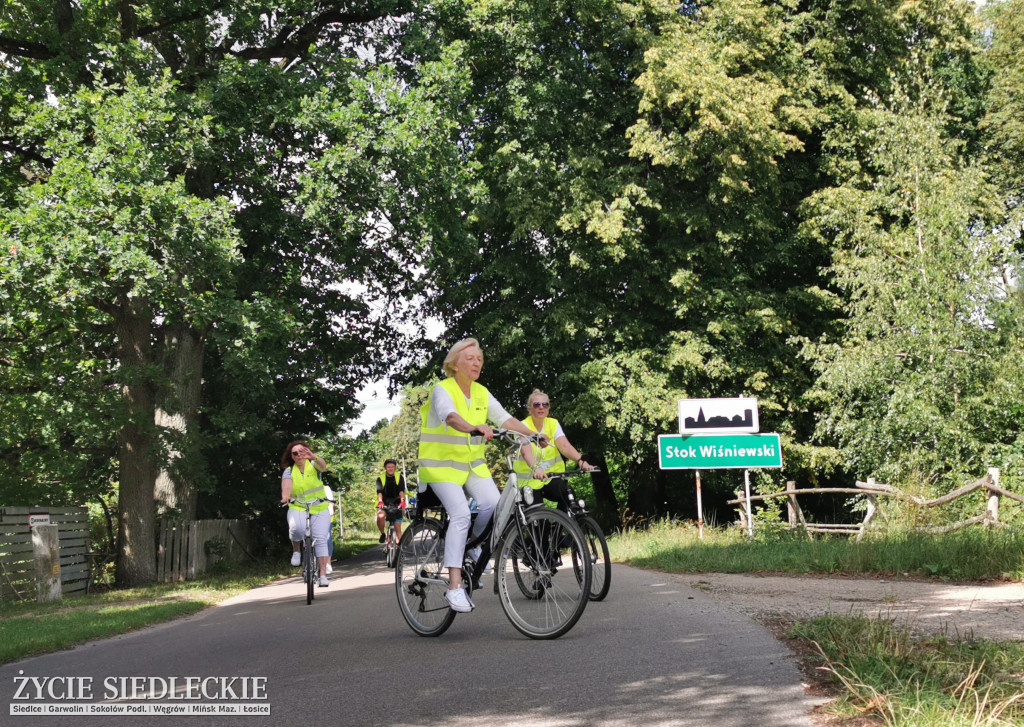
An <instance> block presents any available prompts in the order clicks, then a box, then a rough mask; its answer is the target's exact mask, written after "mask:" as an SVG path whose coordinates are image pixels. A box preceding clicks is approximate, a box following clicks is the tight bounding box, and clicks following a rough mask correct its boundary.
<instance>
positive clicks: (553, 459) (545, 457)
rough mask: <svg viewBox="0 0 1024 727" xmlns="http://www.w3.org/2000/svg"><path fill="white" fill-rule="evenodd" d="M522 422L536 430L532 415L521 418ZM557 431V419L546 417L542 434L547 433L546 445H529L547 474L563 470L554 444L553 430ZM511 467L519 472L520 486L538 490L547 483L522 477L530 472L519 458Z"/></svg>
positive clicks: (528, 467) (560, 458) (562, 462)
mask: <svg viewBox="0 0 1024 727" xmlns="http://www.w3.org/2000/svg"><path fill="white" fill-rule="evenodd" d="M523 424H525V425H526V426H527V427H529V428H530V431H533V432H536V431H537V427H536V426H535V425H534V423H533V417H526V419H523ZM557 431H558V420H557V419H553V418H551V417H547V418H546V419H544V434H545V435H547V438H548V446H546V447H544V448H543V449H541V448H540V447H539V446H538V445H536V444H534V445H531V446H532V447H533V455H534V457H536V458H537V464H538V465H539V466H541V467H543V468H544V469H545V470H546V471H547V473H548V474H549V475H551V474H557V473H559V472H565V460H564V459H562V455H561V453H560V452H559V451H558V447H556V446H555V432H557ZM512 469H514V470H515V471H516V472H518V473H519V486H520V487H529V488H530V489H532V490H539V489H540V488H542V487H544V485H546V484H547V482H545V481H543V480H534V479H524V478H523V476H524V475H526V476H529V474H530V465H528V464H527V463H526V462H525V461H523V460H521V459H520V460H517V461H516V462H515V463H514V465H513V467H512Z"/></svg>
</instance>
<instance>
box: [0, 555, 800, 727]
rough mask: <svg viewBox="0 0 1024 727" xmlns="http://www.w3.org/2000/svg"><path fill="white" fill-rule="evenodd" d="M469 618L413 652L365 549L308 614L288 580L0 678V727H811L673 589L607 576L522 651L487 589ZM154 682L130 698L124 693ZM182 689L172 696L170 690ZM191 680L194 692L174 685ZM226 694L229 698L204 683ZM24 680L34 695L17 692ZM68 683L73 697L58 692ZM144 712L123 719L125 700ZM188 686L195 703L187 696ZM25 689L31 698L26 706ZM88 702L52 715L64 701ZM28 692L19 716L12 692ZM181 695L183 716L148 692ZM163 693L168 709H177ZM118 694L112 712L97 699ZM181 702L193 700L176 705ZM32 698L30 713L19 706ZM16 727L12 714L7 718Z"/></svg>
mask: <svg viewBox="0 0 1024 727" xmlns="http://www.w3.org/2000/svg"><path fill="white" fill-rule="evenodd" d="M474 601H475V603H476V606H477V608H476V610H475V611H474V612H473V613H470V614H463V615H459V616H458V617H457V618H456V619H455V623H454V624H453V625H452V627H451V628H450V629H449V630H448V632H447V633H445V634H444V635H442V636H440V637H438V638H423V637H420V636H417V635H416V634H414V633H413V632H412V631H411V630H410V629H409V627H408V626H407V625H406V623H405V621H404V620H403V619H402V616H401V613H400V612H399V610H398V605H397V602H396V598H395V591H394V579H393V571H390V570H387V569H386V568H385V567H384V564H383V561H382V560H381V559H380V554H379V552H378V551H377V550H376V549H373V550H372V551H368V552H366V553H364V554H362V555H360V556H357V557H356V558H353V559H351V560H350V561H347V562H346V563H344V564H341V565H339V566H336V569H335V572H334V574H333V575H332V576H331V585H330V587H329V588H326V589H324V588H320V589H318V590H317V598H316V599H315V600H314V602H313V604H312V605H309V606H307V605H306V602H305V591H304V587H303V585H302V583H301V582H300V581H299V579H297V578H294V579H288V580H287V581H283V582H279V583H276V584H274V585H271V586H264V587H262V588H257V589H255V590H253V591H250V592H249V593H246V594H244V595H242V596H238V597H236V598H233V599H231V600H229V601H226V602H224V603H222V604H220V605H219V606H216V607H214V608H210V609H207V610H205V611H204V612H202V613H200V614H197V615H195V616H192V617H189V618H185V619H181V620H178V621H175V622H173V623H169V624H164V625H161V626H156V627H152V628H147V629H144V630H141V631H138V632H135V633H132V634H128V635H125V636H121V637H116V638H111V639H105V640H102V641H96V642H92V643H90V644H86V645H84V646H80V647H78V648H75V649H72V650H69V651H64V652H60V653H56V654H50V655H47V656H42V657H38V658H33V659H27V660H25V661H22V662H18V663H16V664H8V665H6V666H3V667H0V710H2V711H0V722H2V723H3V724H4V725H8V726H9V727H30V726H31V725H45V726H46V727H64V726H66V725H76V726H77V727H90V726H91V725H113V726H114V727H117V726H120V725H123V726H124V727H129V726H130V725H143V724H144V725H159V726H161V727H172V726H173V725H177V724H187V725H196V726H201V725H228V726H230V727H248V725H257V726H259V725H266V727H271V726H273V727H293V726H294V727H301V726H305V725H332V726H334V727H350V726H351V727H363V726H366V727H375V726H378V725H410V726H412V725H416V726H423V727H427V726H431V727H432V726H434V725H437V726H444V727H469V726H470V725H472V726H473V727H485V726H489V725H500V726H501V727H590V726H591V725H594V726H601V727H620V726H624V725H645V726H648V725H680V726H684V727H689V726H691V725H692V726H694V727H696V726H697V725H700V726H701V727H707V726H714V727H733V726H735V727H747V726H749V725H756V726H757V727H810V725H811V721H810V717H809V713H810V710H811V708H812V707H813V702H812V700H811V698H809V697H807V696H805V694H804V691H803V688H802V686H801V680H800V675H799V673H798V671H797V669H796V666H795V661H794V660H793V658H792V657H791V656H790V655H789V653H788V651H787V650H786V649H785V647H784V646H782V645H781V644H779V643H778V642H777V641H775V640H774V639H773V638H772V637H771V635H770V634H769V633H768V632H767V631H766V630H765V629H764V628H762V627H761V626H760V625H759V624H757V623H755V622H754V621H752V620H751V619H750V618H749V617H747V616H745V615H743V614H742V613H740V612H739V611H734V610H732V609H730V608H728V607H725V606H723V605H722V604H721V603H719V602H717V601H714V600H712V599H711V598H709V597H708V596H706V595H704V594H703V593H701V592H700V591H698V590H694V589H691V588H689V587H687V586H686V585H684V584H682V583H681V582H680V581H679V580H677V579H674V577H673V576H671V575H666V574H662V573H653V572H648V571H642V570H637V569H632V568H627V567H625V566H621V565H615V566H613V570H612V588H611V592H610V593H609V595H608V598H607V599H606V600H605V601H602V602H598V603H591V604H589V605H588V607H587V610H586V611H585V612H584V614H583V617H582V618H581V619H580V622H579V623H578V624H577V625H576V626H575V628H573V630H572V631H570V632H569V633H568V634H566V635H565V636H563V637H562V638H560V639H556V640H553V641H535V640H532V639H528V638H526V637H525V636H522V635H521V634H520V633H519V632H518V631H516V630H515V629H514V628H513V627H512V625H511V624H510V623H509V622H508V620H507V619H506V618H505V615H504V613H503V612H502V610H501V606H500V604H499V603H498V599H497V596H496V595H495V594H493V593H492V592H491V591H490V588H489V587H485V588H484V590H482V591H480V592H478V593H477V594H475V596H474ZM139 677H142V678H152V679H151V680H144V681H139V682H135V683H133V682H130V681H121V678H129V679H130V678H139ZM175 677H176V678H177V681H175V682H172V681H171V680H172V678H175ZM189 677H191V678H193V680H194V681H193V682H191V683H189V682H187V681H186V679H187V678H189ZM217 677H223V678H226V679H231V678H234V681H233V682H230V683H229V687H228V689H229V691H224V682H223V681H220V682H216V681H212V680H211V679H212V678H217ZM27 678H35V679H36V680H37V681H36V682H29V683H26V682H25V680H26V679H27ZM68 678H70V679H68ZM200 680H208V681H206V682H205V686H206V687H207V688H208V690H209V691H210V692H212V693H213V694H214V696H216V695H218V694H227V695H230V694H231V693H235V694H237V693H238V692H240V690H242V689H243V688H246V687H248V688H251V689H252V688H254V689H256V690H260V689H261V686H262V689H263V690H265V691H264V692H263V693H260V692H259V691H257V695H256V696H257V697H259V698H257V699H245V698H240V699H235V700H231V699H228V700H226V702H227V703H231V704H241V703H246V704H248V705H255V706H256V707H257V708H259V709H264V710H266V709H269V712H270V714H269V715H265V714H247V715H246V714H216V713H215V714H204V715H191V716H170V715H164V714H119V715H98V716H83V715H81V714H66V715H65V714H32V713H26V712H25V711H24V710H25V708H26V707H28V708H35V707H39V706H40V705H43V704H58V705H61V706H62V708H69V707H70V706H72V705H75V704H82V703H88V704H89V705H92V706H95V705H118V706H120V707H121V708H127V705H128V704H132V705H138V704H144V705H149V707H152V706H154V705H177V706H178V707H179V708H180V707H181V706H182V705H193V704H214V705H215V706H217V707H219V705H220V704H223V703H225V702H217V701H211V700H209V699H206V698H203V697H202V695H201V694H200V693H199V692H198V691H196V690H199V689H201V686H197V685H202V684H204V682H201V681H200ZM133 684H135V685H136V686H135V687H134V688H136V689H141V690H142V692H141V693H143V694H150V692H149V691H148V690H149V689H150V688H151V687H152V688H155V689H156V690H157V692H156V694H155V695H154V696H155V697H156V698H150V699H148V700H146V701H143V700H137V699H136V700H128V701H125V700H122V701H120V702H118V701H117V699H116V697H117V696H119V695H126V694H127V695H128V696H131V695H130V690H131V689H132V688H133ZM190 684H191V686H190ZM36 685H40V688H41V689H42V690H43V691H42V692H41V695H42V696H41V698H40V693H39V692H37V691H36ZM86 687H88V688H89V692H85V694H86V696H87V698H86V699H81V698H79V699H75V698H72V699H63V700H58V699H54V698H51V697H50V696H48V695H47V693H46V692H47V690H49V689H51V688H52V689H53V691H54V694H56V695H57V696H62V695H64V694H66V693H67V691H68V690H69V689H70V690H71V691H72V696H73V697H74V694H73V692H74V691H75V690H78V691H82V690H84V689H86ZM19 689H21V690H23V694H22V695H20V697H21V698H19V699H15V697H17V696H19V695H18V694H17V691H18V690H19ZM163 689H168V690H173V689H177V690H179V691H178V694H179V695H181V694H182V693H183V690H188V689H193V690H194V691H193V693H192V696H198V698H195V699H184V700H182V699H178V700H173V699H166V698H162V697H161V696H160V693H159V692H160V690H163ZM172 693H173V692H172ZM110 694H113V695H114V697H115V699H113V700H111V699H107V696H108V695H110ZM184 696H189V695H188V694H187V693H185V694H184ZM26 697H27V698H26ZM16 708H17V709H18V710H19V711H18V712H17V713H12V710H14V709H16Z"/></svg>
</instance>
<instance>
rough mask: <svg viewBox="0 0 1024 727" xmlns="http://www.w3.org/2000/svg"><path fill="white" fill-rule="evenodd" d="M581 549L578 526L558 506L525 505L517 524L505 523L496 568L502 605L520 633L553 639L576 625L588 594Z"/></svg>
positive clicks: (587, 564) (585, 560)
mask: <svg viewBox="0 0 1024 727" xmlns="http://www.w3.org/2000/svg"><path fill="white" fill-rule="evenodd" d="M585 552H586V543H585V541H584V538H583V534H582V533H581V532H580V529H579V527H578V526H577V525H576V524H575V523H574V522H573V521H572V520H571V519H569V517H568V516H567V515H565V514H564V513H561V512H559V511H557V510H553V509H551V508H537V509H531V510H527V511H526V522H525V523H524V524H523V525H522V526H520V524H519V522H518V521H513V522H512V523H511V524H509V526H508V527H507V528H506V529H505V533H504V535H503V536H502V538H501V543H500V547H499V549H498V561H497V564H496V565H495V570H496V571H497V578H498V599H499V600H500V601H501V608H502V610H503V611H504V612H505V615H506V616H507V617H508V620H509V621H511V622H512V625H513V626H515V627H516V629H517V630H519V632H520V633H523V634H525V635H526V636H529V637H530V638H532V639H555V638H558V637H559V636H562V635H563V634H565V633H566V632H567V631H569V629H571V628H572V627H573V626H575V625H576V622H577V621H579V618H580V616H582V615H583V609H585V608H586V607H587V600H588V596H589V594H590V574H591V568H590V559H589V558H586V557H583V555H582V553H585ZM570 564H579V565H578V567H569V566H570Z"/></svg>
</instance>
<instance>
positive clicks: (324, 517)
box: [310, 512, 331, 577]
mask: <svg viewBox="0 0 1024 727" xmlns="http://www.w3.org/2000/svg"><path fill="white" fill-rule="evenodd" d="M310 529H311V530H312V532H313V537H314V538H315V539H316V544H315V546H314V548H315V549H316V561H317V564H318V565H319V566H320V575H321V576H323V577H326V576H327V564H328V563H329V562H330V561H331V557H330V556H329V555H328V554H327V539H328V538H329V537H330V536H331V516H330V515H329V514H328V513H326V512H318V513H316V514H315V515H312V516H311V517H310Z"/></svg>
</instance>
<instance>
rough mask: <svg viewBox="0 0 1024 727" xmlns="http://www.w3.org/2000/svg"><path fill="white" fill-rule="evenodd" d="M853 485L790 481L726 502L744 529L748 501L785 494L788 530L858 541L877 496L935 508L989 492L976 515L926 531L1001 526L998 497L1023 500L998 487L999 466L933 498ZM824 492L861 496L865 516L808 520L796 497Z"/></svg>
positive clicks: (866, 484)
mask: <svg viewBox="0 0 1024 727" xmlns="http://www.w3.org/2000/svg"><path fill="white" fill-rule="evenodd" d="M855 484H856V487H812V488H806V489H802V490H798V489H797V488H796V483H795V482H793V481H789V482H787V483H786V489H785V490H784V491H782V492H770V493H768V494H765V495H751V496H750V497H749V498H748V497H747V496H746V495H745V494H744V493H742V492H740V491H738V490H737V491H736V492H735V495H736V499H735V500H729V501H728V502H727V503H726V504H729V505H736V506H737V508H738V509H739V525H740V527H742V528H743V529H752V527H753V523H752V522H751V519H750V518H751V504H752V503H753V502H755V501H757V502H764V501H767V500H770V499H773V498H780V497H785V498H786V509H787V513H788V516H789V527H790V528H791V529H801V530H803V531H804V532H806V533H807V536H808V537H813V535H812V534H813V533H844V534H849V535H856V536H857V540H860V539H861V538H863V537H864V535H865V533H867V531H868V529H869V528H870V527H871V525H872V523H874V522H875V519H876V517H877V515H878V498H879V497H880V496H885V497H894V498H897V499H900V500H903V501H905V502H909V503H911V504H914V505H917V506H918V507H938V506H939V505H945V504H947V503H950V502H952V501H953V500H956V499H957V498H960V497H963V496H964V495H968V494H970V493H972V492H974V491H976V490H979V489H984V490H986V491H987V492H988V500H987V501H986V504H985V512H983V513H982V514H981V515H976V516H974V517H970V518H966V519H965V520H961V521H959V522H956V523H952V524H950V525H943V526H941V527H927V528H919V529H920V530H922V531H923V532H929V533H948V532H952V531H953V530H959V529H961V528H965V527H967V526H969V525H986V526H988V527H1003V526H1005V525H1006V523H1002V522H1000V521H999V500H1000V498H1001V497H1006V498H1008V499H1011V500H1015V501H1016V502H1021V503H1024V495H1019V494H1017V493H1016V492H1010V491H1009V490H1007V489H1004V488H1002V487H1000V486H999V469H998V468H996V467H990V468H989V470H988V473H986V474H985V476H984V477H981V478H980V479H977V480H975V481H974V482H972V483H970V484H967V485H964V486H963V487H959V488H957V489H955V490H953V491H952V492H948V493H946V494H945V495H943V496H942V497H936V498H934V499H932V500H928V499H925V498H922V497H917V496H916V495H909V494H907V493H905V492H902V491H900V490H898V489H897V488H895V487H892V486H891V485H883V484H880V483H877V482H875V480H874V479H873V478H869V479H868V481H867V482H860V481H858V482H856V483H855ZM826 493H838V494H843V493H847V494H855V495H864V496H865V500H866V502H867V509H866V510H865V513H864V519H863V520H862V521H861V522H860V523H859V524H852V523H809V522H807V519H806V518H805V517H804V512H803V509H802V508H801V507H800V503H799V502H798V501H797V496H798V495H812V494H826Z"/></svg>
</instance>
